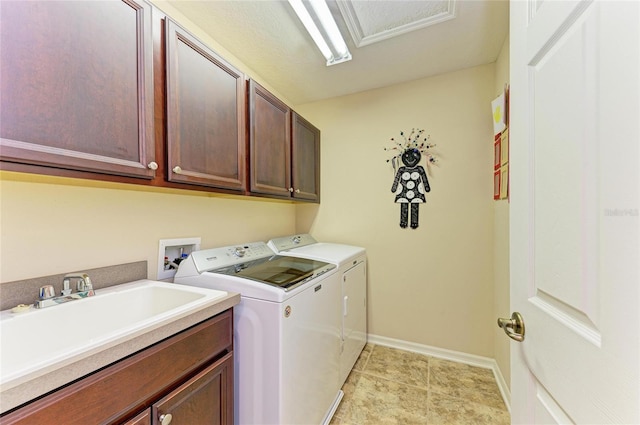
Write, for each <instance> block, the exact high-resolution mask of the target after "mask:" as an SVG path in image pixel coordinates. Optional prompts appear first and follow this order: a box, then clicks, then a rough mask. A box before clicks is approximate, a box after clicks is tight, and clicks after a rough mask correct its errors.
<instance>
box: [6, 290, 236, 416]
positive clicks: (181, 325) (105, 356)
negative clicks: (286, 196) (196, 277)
mask: <svg viewBox="0 0 640 425" xmlns="http://www.w3.org/2000/svg"><path fill="white" fill-rule="evenodd" d="M239 302H240V294H236V293H228V294H227V295H226V296H224V297H222V298H219V299H218V300H216V303H214V304H212V305H209V306H208V307H204V308H202V309H200V310H196V311H194V312H192V313H190V314H188V315H186V316H184V317H181V318H179V319H177V320H174V321H172V322H170V323H168V324H166V325H164V326H160V327H157V328H155V329H152V330H150V331H148V332H146V333H144V334H141V335H136V336H133V337H132V338H131V339H129V340H125V341H121V342H119V343H118V344H117V345H114V346H106V347H105V349H104V350H102V351H99V352H97V353H94V354H92V355H90V356H89V357H86V358H84V359H82V360H80V361H77V362H75V363H71V364H68V365H65V366H63V367H61V368H59V369H57V370H53V371H50V372H48V373H46V374H44V375H42V376H39V377H37V378H34V379H32V380H30V381H27V382H24V383H22V384H20V385H17V386H15V387H12V388H9V389H6V390H2V391H1V392H0V413H4V412H6V411H8V410H11V409H13V408H14V407H17V406H20V405H21V404H24V403H26V402H28V401H30V400H33V399H35V398H37V397H39V396H41V395H43V394H46V393H48V392H50V391H52V390H55V389H56V388H59V387H62V386H64V385H65V384H68V383H70V382H72V381H75V380H76V379H78V378H81V377H83V376H85V375H88V374H90V373H92V372H94V371H96V370H98V369H100V368H102V367H104V366H107V365H109V364H111V363H114V362H116V361H118V360H120V359H122V358H124V357H127V356H129V355H131V354H133V353H135V352H137V351H140V350H142V349H144V348H146V347H149V346H151V345H153V344H155V343H157V342H159V341H162V340H163V339H165V338H168V337H170V336H172V335H175V334H177V333H179V332H181V331H183V330H185V329H187V328H189V327H191V326H193V325H195V324H198V323H200V322H202V321H204V320H206V319H208V318H210V317H213V316H215V315H217V314H219V313H222V312H223V311H225V310H227V309H229V308H232V307H233V306H234V305H236V304H238V303H239Z"/></svg>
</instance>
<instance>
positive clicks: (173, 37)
mask: <svg viewBox="0 0 640 425" xmlns="http://www.w3.org/2000/svg"><path fill="white" fill-rule="evenodd" d="M166 54H167V56H166V64H167V151H168V179H169V180H170V181H173V182H182V183H191V184H197V185H203V186H212V187H219V188H226V189H237V190H241V189H244V187H245V184H246V178H245V176H246V170H245V169H246V164H245V161H246V157H245V150H246V147H245V96H244V81H245V80H244V75H243V74H242V73H241V72H240V71H238V70H237V69H235V68H233V67H232V66H231V65H229V64H228V63H226V62H225V61H224V60H223V59H222V58H220V57H219V56H218V55H216V54H215V53H214V52H213V51H212V50H211V49H209V48H208V47H207V46H205V45H204V44H203V43H201V42H200V41H199V40H197V39H196V38H195V37H193V36H192V35H191V34H189V33H188V32H186V31H185V30H184V29H182V28H181V27H180V26H178V25H177V24H176V23H174V22H173V21H171V20H170V19H167V20H166Z"/></svg>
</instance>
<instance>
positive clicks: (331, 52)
mask: <svg viewBox="0 0 640 425" xmlns="http://www.w3.org/2000/svg"><path fill="white" fill-rule="evenodd" d="M289 4H290V5H291V7H292V8H293V10H294V11H295V12H296V15H298V18H300V21H302V23H303V24H304V27H305V28H306V29H307V31H308V32H309V35H310V36H311V38H313V41H314V42H315V43H316V45H317V46H318V48H319V49H320V51H321V52H322V54H323V55H324V57H325V58H326V59H327V66H330V65H335V64H337V63H341V62H346V61H348V60H351V53H349V49H348V48H347V44H346V43H345V41H344V39H343V38H342V34H340V30H338V25H336V21H335V20H334V19H333V16H332V15H331V11H330V10H329V6H328V5H327V3H326V2H325V0H307V1H302V0H289Z"/></svg>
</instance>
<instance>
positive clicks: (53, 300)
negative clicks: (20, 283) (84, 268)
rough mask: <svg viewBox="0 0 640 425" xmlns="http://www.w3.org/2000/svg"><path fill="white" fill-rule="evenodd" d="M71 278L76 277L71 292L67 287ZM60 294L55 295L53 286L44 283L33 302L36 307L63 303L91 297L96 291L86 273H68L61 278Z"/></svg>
mask: <svg viewBox="0 0 640 425" xmlns="http://www.w3.org/2000/svg"><path fill="white" fill-rule="evenodd" d="M71 279H78V283H77V284H76V291H77V292H75V293H72V291H71V288H69V281H70V280H71ZM62 286H63V289H62V295H60V296H58V297H56V296H55V292H54V290H53V286H51V285H45V286H43V287H41V288H40V291H39V293H38V299H37V300H36V302H35V303H34V305H35V307H36V308H45V307H51V306H54V305H58V304H63V303H66V302H69V301H75V300H80V299H82V298H87V297H92V296H94V295H95V294H96V293H95V291H94V290H93V283H91V279H90V278H89V275H88V274H86V273H69V274H67V275H65V276H64V278H63V279H62Z"/></svg>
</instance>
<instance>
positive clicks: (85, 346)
mask: <svg viewBox="0 0 640 425" xmlns="http://www.w3.org/2000/svg"><path fill="white" fill-rule="evenodd" d="M226 295H227V293H226V292H224V291H218V290H214V289H207V288H198V287H191V286H186V285H175V284H171V283H165V282H155V281H151V280H140V281H136V282H132V283H127V284H122V285H115V286H112V287H109V288H105V289H101V290H97V291H96V295H95V296H93V297H88V298H85V299H81V300H76V301H72V302H67V303H64V304H60V305H57V306H53V307H48V308H45V309H35V308H32V309H31V310H29V311H27V312H24V313H12V312H11V311H3V312H2V313H1V314H0V342H1V344H0V345H1V346H2V352H1V355H0V387H2V390H5V389H7V388H9V387H13V386H15V385H18V384H20V383H22V382H24V381H25V380H27V379H33V378H34V377H37V376H38V375H40V374H42V373H45V372H47V371H50V370H52V369H55V368H58V367H62V366H65V365H67V364H70V363H72V362H74V361H78V360H79V359H81V358H83V357H87V356H88V355H91V354H94V353H96V352H98V351H100V350H102V349H105V348H107V347H111V346H114V345H116V344H119V343H122V342H124V341H126V340H128V339H131V338H134V337H135V336H138V335H141V334H143V333H145V332H149V331H151V330H153V329H155V328H158V327H160V326H163V325H166V324H167V323H169V322H171V321H173V320H177V319H179V318H181V317H184V316H186V315H188V314H191V313H194V312H196V311H198V310H200V309H203V308H206V307H208V306H210V305H212V304H214V303H215V302H216V300H218V299H220V298H222V297H225V296H226ZM34 375H35V376H34Z"/></svg>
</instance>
